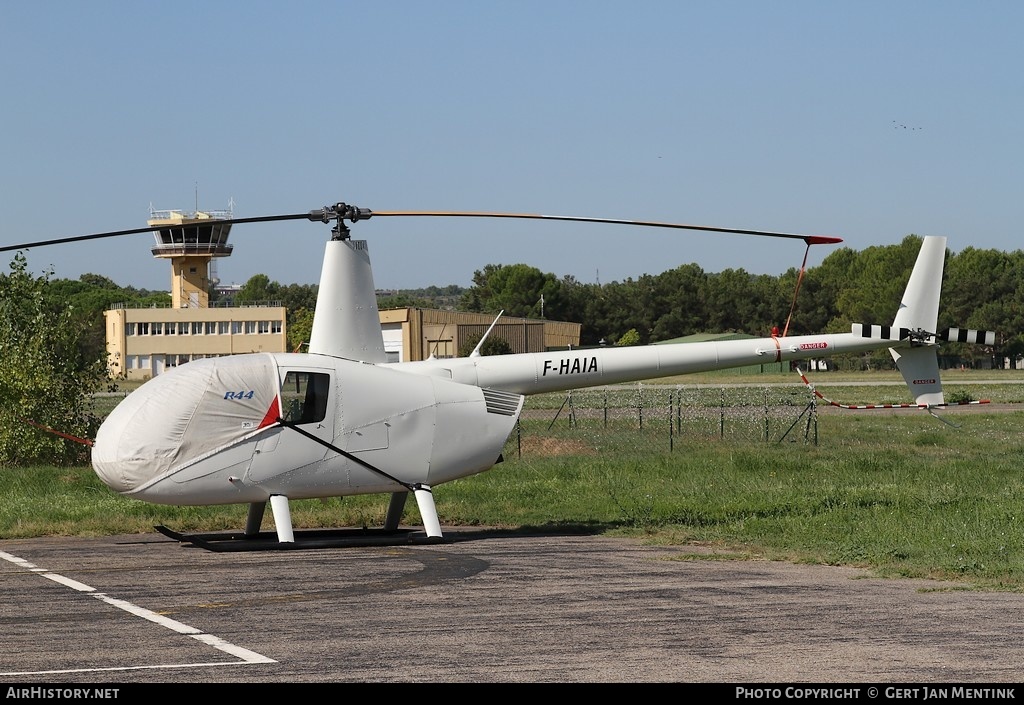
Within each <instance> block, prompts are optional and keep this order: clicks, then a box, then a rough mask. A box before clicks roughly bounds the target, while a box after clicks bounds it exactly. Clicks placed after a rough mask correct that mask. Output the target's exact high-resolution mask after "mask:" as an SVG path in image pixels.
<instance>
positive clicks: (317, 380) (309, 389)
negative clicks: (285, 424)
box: [281, 371, 331, 424]
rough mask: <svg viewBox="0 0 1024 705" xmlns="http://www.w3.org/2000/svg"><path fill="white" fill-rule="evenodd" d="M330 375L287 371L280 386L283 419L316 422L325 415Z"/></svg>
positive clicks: (298, 422)
mask: <svg viewBox="0 0 1024 705" xmlns="http://www.w3.org/2000/svg"><path fill="white" fill-rule="evenodd" d="M330 380H331V376H330V375H329V374H326V373H324V372H297V371H295V372H289V373H288V374H287V375H285V378H284V384H283V385H282V386H281V403H282V405H283V407H284V420H285V421H289V422H291V423H294V424H304V423H317V422H319V421H323V420H324V417H325V416H327V397H328V393H329V390H330Z"/></svg>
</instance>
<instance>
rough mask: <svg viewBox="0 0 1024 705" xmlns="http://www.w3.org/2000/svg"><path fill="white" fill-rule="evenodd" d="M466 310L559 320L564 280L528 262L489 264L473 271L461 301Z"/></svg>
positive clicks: (460, 306) (460, 305) (462, 307)
mask: <svg viewBox="0 0 1024 705" xmlns="http://www.w3.org/2000/svg"><path fill="white" fill-rule="evenodd" d="M459 308H460V309H461V310H463V311H477V312H481V313H496V312H498V311H504V312H505V315H507V316H515V317H523V318H550V319H555V320H558V318H559V315H560V313H561V310H562V301H561V282H559V280H558V278H557V277H556V276H555V275H554V274H545V273H544V272H541V271H540V270H539V269H537V268H536V267H531V266H529V265H526V264H511V265H501V264H497V265H494V264H489V265H487V266H486V267H484V268H483V269H482V270H477V271H476V272H475V273H474V274H473V286H471V287H470V288H469V289H467V290H466V291H465V292H464V293H463V295H462V299H461V301H460V302H459Z"/></svg>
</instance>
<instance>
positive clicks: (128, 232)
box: [0, 211, 320, 252]
mask: <svg viewBox="0 0 1024 705" xmlns="http://www.w3.org/2000/svg"><path fill="white" fill-rule="evenodd" d="M314 212H315V213H316V214H317V216H319V213H320V212H319V211H314ZM312 219H313V215H312V214H311V213H294V214H291V215H268V216H261V217H258V218H232V219H223V220H222V219H219V218H211V219H210V220H209V221H201V220H200V221H196V222H198V223H203V222H210V223H217V224H234V223H263V222H269V221H274V220H312ZM196 222H193V223H186V224H185V225H186V226H188V225H195V224H196ZM171 227H181V226H179V225H168V224H166V223H165V224H163V225H151V226H149V227H146V228H133V229H131V230H114V231H112V232H109V233H94V234H92V235H75V236H73V237H61V238H56V239H54V240H37V241H36V242H25V243H22V244H20V245H4V246H3V247H0V252H7V251H8V250H23V249H27V248H30V247H45V246H47V245H62V244H66V243H69V242H81V241H83V240H99V239H101V238H105V237H118V236H120V235H136V234H138V233H150V232H153V231H155V230H165V229H167V228H171Z"/></svg>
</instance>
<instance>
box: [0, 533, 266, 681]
mask: <svg viewBox="0 0 1024 705" xmlns="http://www.w3.org/2000/svg"><path fill="white" fill-rule="evenodd" d="M0 558H3V559H4V560H5V561H9V562H10V563H13V564H15V565H16V566H18V567H19V568H23V569H25V570H27V571H30V572H33V573H37V574H39V575H40V576H42V577H44V578H46V579H48V580H52V581H54V582H55V583H59V584H61V585H64V586H65V587H69V588H71V589H72V590H77V591H78V592H82V593H85V594H87V595H90V596H92V597H95V598H96V599H97V600H100V601H101V602H104V603H106V604H108V605H111V606H112V607H117V608H118V609H121V610H124V611H125V612H128V613H129V614H132V615H135V616H136V617H141V618H142V619H146V620H149V621H150V622H153V623H154V624H159V625H160V626H162V627H165V628H167V629H170V630H171V631H174V632H177V633H178V634H184V635H186V636H190V637H192V638H193V639H196V640H197V641H201V642H202V643H204V644H206V645H207V646H212V647H213V648H215V649H217V650H219V651H223V652H224V653H226V654H230V655H232V656H235V657H236V658H238V659H240V660H239V661H223V662H213V663H186V664H162V665H148V666H116V667H112V668H74V669H67V670H59V671H20V672H11V673H0V676H29V675H42V674H51V673H90V672H99V671H132V670H142V669H160V668H202V667H208V666H247V665H250V664H254V663H277V661H275V660H274V659H272V658H268V657H266V656H263V655H261V654H258V653H256V652H255V651H250V650H249V649H244V648H242V647H241V646H235V645H234V644H231V643H229V642H227V641H224V640H223V639H221V638H220V637H217V636H214V635H212V634H207V633H205V632H203V631H202V630H201V629H196V628H195V627H191V626H189V625H187V624H183V623H182V622H179V621H177V620H174V619H171V618H169V617H165V616H163V615H161V614H157V613H156V612H153V611H151V610H148V609H146V608H145V607H139V606H138V605H135V604H132V603H131V602H128V601H126V600H119V599H117V598H114V597H110V596H109V595H107V594H105V593H102V592H98V591H97V590H96V588H94V587H91V586H89V585H86V584H85V583H81V582H79V581H77V580H72V579H71V578H68V577H65V576H63V575H61V574H59V573H54V572H52V571H49V570H47V569H46V568H40V567H38V566H36V565H34V564H32V563H30V562H28V561H26V560H25V559H24V558H19V557H18V556H14V555H11V554H10V553H6V552H4V551H0Z"/></svg>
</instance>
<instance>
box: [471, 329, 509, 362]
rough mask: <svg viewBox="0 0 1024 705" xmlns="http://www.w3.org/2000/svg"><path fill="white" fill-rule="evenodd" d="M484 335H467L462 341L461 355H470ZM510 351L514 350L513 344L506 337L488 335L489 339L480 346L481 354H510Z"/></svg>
mask: <svg viewBox="0 0 1024 705" xmlns="http://www.w3.org/2000/svg"><path fill="white" fill-rule="evenodd" d="M483 336H484V334H483V333H474V334H473V335H470V336H467V337H466V339H465V340H464V341H462V345H460V346H459V357H469V356H470V355H471V354H472V353H473V350H475V349H476V345H477V343H479V342H480V338H482V337H483ZM510 352H512V346H511V345H509V344H508V341H507V340H505V339H504V338H496V337H495V336H493V335H489V336H487V340H485V341H484V344H483V345H481V346H480V354H481V355H508V354H509V353H510Z"/></svg>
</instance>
